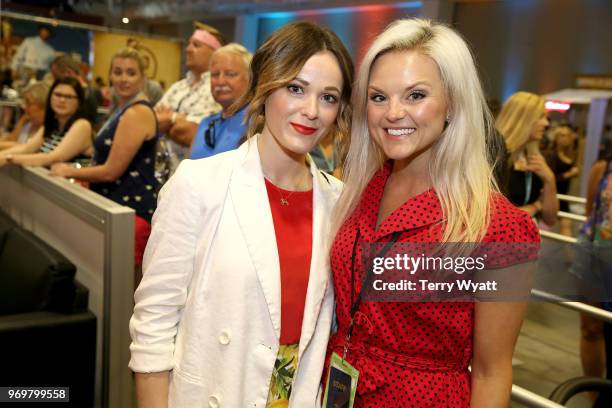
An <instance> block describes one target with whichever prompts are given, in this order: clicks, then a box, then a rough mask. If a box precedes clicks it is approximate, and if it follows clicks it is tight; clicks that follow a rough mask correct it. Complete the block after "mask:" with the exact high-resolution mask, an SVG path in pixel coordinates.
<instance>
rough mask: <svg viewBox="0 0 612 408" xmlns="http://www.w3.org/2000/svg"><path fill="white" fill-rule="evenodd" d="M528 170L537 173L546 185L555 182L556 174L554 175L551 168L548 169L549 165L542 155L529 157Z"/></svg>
mask: <svg viewBox="0 0 612 408" xmlns="http://www.w3.org/2000/svg"><path fill="white" fill-rule="evenodd" d="M526 170H527V171H531V172H533V173H535V174H536V175H537V176H538V177H540V179H542V182H544V183H554V182H555V173H553V171H552V170H551V169H550V167H548V164H546V160H544V156H542V155H540V154H534V155H530V156H529V157H527V167H526Z"/></svg>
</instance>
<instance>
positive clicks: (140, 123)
mask: <svg viewBox="0 0 612 408" xmlns="http://www.w3.org/2000/svg"><path fill="white" fill-rule="evenodd" d="M110 78H111V82H112V84H113V87H114V89H115V93H116V94H117V96H118V97H119V105H118V107H117V108H116V109H115V111H114V112H113V113H112V114H111V115H110V117H109V118H108V120H107V121H106V123H104V125H102V128H101V129H100V130H99V131H98V134H97V135H96V137H95V140H94V146H95V154H94V166H92V167H88V168H81V169H75V168H74V167H71V166H68V165H66V164H63V163H58V164H56V165H54V166H53V167H52V169H51V171H52V173H53V174H55V175H58V176H63V177H70V178H75V179H79V180H83V181H88V182H90V186H91V189H92V190H94V191H96V192H97V193H99V194H101V195H103V196H105V197H108V198H109V199H111V200H113V201H115V202H117V203H119V204H121V205H125V206H127V207H130V208H133V209H134V211H135V212H136V219H135V225H136V236H135V238H136V242H135V247H134V255H135V263H136V266H140V265H141V263H142V255H143V253H144V248H145V246H146V242H147V239H148V236H149V234H150V232H151V226H150V222H151V217H152V215H153V212H154V211H155V206H156V200H157V196H156V191H157V187H158V186H157V181H156V179H155V177H154V166H155V145H156V143H157V136H158V132H157V121H156V119H155V112H154V111H153V108H152V106H151V104H150V103H149V101H148V99H147V97H146V96H145V95H144V93H143V92H142V87H143V84H144V81H145V79H146V77H145V74H144V62H143V61H142V58H141V57H140V55H139V54H138V52H137V51H136V50H134V49H132V48H124V49H122V50H120V51H118V52H117V53H116V54H115V55H114V56H113V58H112V60H111V69H110ZM138 281H139V276H136V283H137V282H138Z"/></svg>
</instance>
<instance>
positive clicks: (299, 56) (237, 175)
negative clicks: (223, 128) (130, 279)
mask: <svg viewBox="0 0 612 408" xmlns="http://www.w3.org/2000/svg"><path fill="white" fill-rule="evenodd" d="M352 81H353V67H352V62H351V59H350V57H349V55H348V52H347V51H346V49H345V47H344V46H343V45H342V43H341V41H340V40H339V39H338V37H337V36H336V35H335V34H334V33H333V32H331V31H330V30H328V29H324V28H321V27H318V26H317V25H314V24H312V23H305V22H300V23H294V24H289V25H287V26H285V27H283V28H281V29H280V30H278V31H276V32H275V33H274V34H272V36H271V37H270V38H268V39H267V40H266V41H265V42H264V44H263V45H262V46H261V47H260V48H259V49H258V50H257V52H256V53H255V55H254V56H253V60H252V63H251V80H250V84H249V88H248V91H247V93H246V95H245V96H244V97H243V98H242V99H241V100H239V101H237V102H236V103H235V104H234V106H233V108H234V109H240V108H241V107H243V106H244V105H245V101H248V102H249V106H248V111H247V123H248V129H247V136H248V139H247V141H246V142H245V143H244V144H243V145H242V146H241V147H240V148H238V149H237V150H233V151H230V152H225V153H220V154H218V155H215V156H212V157H209V158H205V159H200V160H185V161H183V162H182V163H181V165H180V166H179V168H178V170H177V171H176V173H175V174H174V176H173V177H172V178H171V179H170V181H169V182H168V183H167V184H166V185H165V186H164V187H163V189H162V191H161V193H160V201H159V205H158V208H157V212H156V214H155V216H154V218H153V232H152V234H151V238H150V240H149V244H148V246H147V250H146V253H145V262H144V276H143V280H142V282H141V284H140V286H139V288H138V290H137V291H136V294H135V300H136V306H135V308H134V315H133V317H132V319H131V322H130V330H131V335H132V345H131V351H132V359H131V362H130V367H131V369H132V370H134V371H135V372H136V386H137V396H138V401H139V404H140V406H142V407H157V406H164V407H165V406H166V405H170V406H173V407H201V406H204V405H206V404H208V405H209V406H227V407H246V406H257V407H265V406H268V407H281V406H290V407H313V406H316V405H318V403H319V401H320V400H319V398H320V397H319V395H318V394H319V391H320V379H321V374H322V370H323V362H324V358H325V350H326V346H327V341H328V338H329V334H330V327H331V323H332V315H333V305H334V300H333V290H332V284H331V282H330V273H329V261H328V252H327V238H328V226H329V224H330V216H329V215H330V212H331V208H332V207H333V205H334V202H335V201H336V199H337V197H338V195H339V193H340V185H341V184H340V182H339V181H338V180H336V179H335V178H333V177H332V176H329V175H326V174H323V173H322V172H321V171H319V170H318V169H317V167H316V165H315V164H314V163H312V162H311V161H310V160H309V157H308V152H309V151H310V150H312V148H313V147H314V146H316V144H317V143H318V142H319V141H320V140H321V139H322V138H323V137H325V136H326V135H328V134H330V133H333V134H336V135H337V136H340V137H345V136H347V135H348V129H349V122H350V109H349V98H350V93H351V84H352ZM230 110H231V109H230ZM230 114H231V113H230Z"/></svg>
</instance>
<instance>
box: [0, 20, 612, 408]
mask: <svg viewBox="0 0 612 408" xmlns="http://www.w3.org/2000/svg"><path fill="white" fill-rule="evenodd" d="M46 37H48V36H47V33H46V32H45V30H44V29H41V30H40V31H39V37H37V38H33V39H31V41H28V43H27V44H25V45H24V46H23V48H24V50H22V51H21V52H20V53H19V54H18V56H17V57H16V58H18V61H17V62H16V63H15V67H14V71H15V75H19V72H21V71H22V70H23V69H25V68H24V67H26V66H27V67H28V70H30V71H32V70H34V71H35V72H36V73H37V75H38V74H39V73H40V71H41V70H44V69H45V68H47V67H48V69H49V75H50V77H51V78H50V79H52V80H41V81H39V82H33V83H31V84H29V85H27V86H26V87H25V88H24V89H23V90H22V92H21V99H22V101H23V114H22V115H21V117H20V118H19V120H18V121H17V123H16V124H15V125H14V127H13V129H12V130H11V131H10V132H6V134H4V135H2V137H1V139H0V166H8V165H19V166H45V167H48V168H49V169H50V173H51V174H52V175H54V176H59V177H65V178H69V179H75V180H79V181H81V182H82V183H83V184H84V186H88V187H89V188H90V189H91V190H93V191H95V192H97V193H99V194H100V195H102V196H105V197H107V198H109V199H111V200H113V201H115V202H117V203H119V204H122V205H125V206H128V207H131V208H133V209H134V211H135V213H136V216H135V217H136V222H135V233H134V242H135V251H134V253H135V259H134V263H135V266H136V273H135V276H134V282H135V288H136V287H137V289H136V292H135V308H134V315H133V317H132V320H131V322H130V331H131V335H132V341H133V342H132V345H131V352H132V359H131V361H130V368H131V369H132V370H133V371H134V372H135V373H136V376H135V379H136V385H137V398H138V401H139V404H140V406H143V407H145V406H146V407H156V406H160V407H163V406H167V405H168V404H169V405H170V406H176V407H193V406H203V405H205V404H207V403H208V404H210V406H218V405H223V406H266V407H281V406H298V407H302V406H316V405H317V404H318V403H319V404H320V403H321V401H322V400H323V399H325V401H326V402H327V404H328V405H326V406H335V405H329V404H330V401H332V400H333V401H336V402H337V403H340V402H341V401H343V400H342V398H344V397H345V396H346V395H345V393H343V392H342V390H341V388H342V387H339V388H338V389H335V390H331V389H330V387H331V388H333V386H334V384H336V382H338V381H341V377H342V375H340V374H338V373H337V372H336V371H337V370H340V371H342V374H343V375H344V376H348V377H349V378H350V377H351V376H353V374H352V373H354V372H358V378H356V377H354V378H353V381H355V382H356V383H351V381H350V380H349V383H348V384H349V385H351V384H353V385H355V384H356V389H355V392H356V394H353V395H354V396H351V395H350V392H349V394H348V395H349V399H350V400H351V401H354V406H356V407H371V406H385V407H388V406H415V407H416V406H452V407H468V406H471V407H484V406H504V404H506V403H507V401H508V398H509V395H510V388H511V384H512V353H513V349H514V345H515V342H516V339H517V336H518V332H519V329H520V326H521V323H522V320H523V316H524V313H525V302H480V303H478V302H476V303H474V302H440V303H420V302H411V303H399V302H367V301H362V296H361V291H362V290H363V288H362V282H363V281H362V278H365V277H367V273H368V272H367V270H366V269H364V267H365V266H366V265H364V264H363V263H362V262H360V261H359V260H360V259H363V258H364V257H366V255H365V254H364V251H365V249H364V248H365V245H366V244H377V243H378V244H383V243H386V242H389V241H391V242H393V243H415V242H416V243H423V242H437V243H459V244H466V245H467V244H472V243H512V242H521V243H525V242H527V243H535V244H538V243H539V235H538V229H537V224H536V223H537V222H538V221H541V222H542V223H543V224H545V225H548V226H552V225H554V224H555V223H556V222H557V213H558V211H559V209H561V210H562V211H569V208H568V207H567V206H566V205H565V206H563V205H562V206H561V207H560V206H559V201H558V200H557V193H564V194H565V193H567V192H568V191H569V189H570V181H571V180H572V179H574V178H576V177H577V176H578V175H579V172H580V169H579V166H578V164H577V163H578V153H577V143H578V137H577V132H576V130H575V129H573V128H571V127H570V126H569V125H567V124H558V125H556V126H554V127H552V128H551V127H550V122H549V119H548V117H547V112H546V109H545V107H544V99H543V98H542V97H541V96H539V95H536V94H533V93H528V92H517V93H516V94H514V95H512V96H511V97H510V98H509V99H508V100H507V101H506V102H505V104H504V105H503V107H502V109H501V111H500V113H499V114H498V115H497V117H496V118H493V117H492V115H491V113H490V111H489V108H488V107H487V103H486V100H485V97H484V93H483V90H482V87H481V83H480V80H479V77H478V74H477V70H476V68H475V61H474V60H473V57H472V54H471V52H470V50H469V48H468V46H467V44H466V43H465V41H464V40H463V39H462V38H461V36H460V35H459V34H458V33H457V32H455V31H454V30H453V29H450V28H448V27H446V26H444V25H441V24H437V23H433V22H430V21H426V20H419V19H408V20H399V21H396V22H394V23H393V24H391V25H390V26H389V27H387V29H385V31H384V32H382V33H380V34H379V35H378V37H377V38H376V39H375V40H374V42H373V43H372V44H371V46H370V48H369V50H368V51H367V53H366V54H365V56H364V58H363V60H362V61H361V64H360V67H359V70H358V71H357V72H356V73H355V72H354V68H353V62H352V59H351V57H350V55H349V53H348V51H347V49H346V48H345V46H344V45H343V44H342V41H341V40H340V39H339V38H338V37H337V36H336V34H335V33H334V32H333V31H331V30H329V29H326V28H322V27H319V26H318V25H316V24H312V23H306V22H299V23H291V24H288V25H286V26H284V27H282V28H280V29H279V30H277V31H276V32H274V33H273V34H272V35H271V36H270V37H269V38H268V39H267V40H266V41H265V42H264V43H263V44H262V45H261V46H260V47H259V48H258V49H257V50H256V52H255V54H254V55H252V54H251V53H250V52H249V51H247V49H246V48H245V47H243V46H242V45H240V44H237V43H229V44H226V43H225V40H224V38H223V37H222V36H221V34H220V33H219V31H217V30H216V29H215V28H213V27H210V26H208V25H204V24H199V23H198V24H197V25H196V26H195V29H194V32H193V34H192V36H191V37H190V38H189V39H188V42H187V47H186V50H185V56H186V68H187V73H186V76H185V77H184V78H183V79H181V80H179V81H178V82H176V83H175V84H172V85H171V86H170V87H169V89H168V90H167V91H166V92H165V93H164V94H163V96H161V98H160V99H159V101H154V100H153V99H155V98H153V97H152V95H151V93H150V92H148V91H147V89H148V88H147V87H148V85H147V84H148V83H149V81H150V79H149V78H147V77H146V74H145V62H144V61H143V59H142V57H141V55H140V54H139V53H138V51H137V50H135V49H134V48H130V47H126V48H123V49H120V50H117V52H116V53H115V54H114V56H113V57H112V60H111V63H110V67H109V83H110V84H111V86H112V99H113V100H114V104H113V107H112V109H111V112H110V114H109V115H108V116H107V117H105V118H104V120H102V121H99V120H98V113H97V108H98V107H99V106H100V105H101V104H102V100H103V99H104V98H103V97H102V94H101V92H100V89H99V88H98V87H96V86H91V85H89V84H88V83H87V81H85V79H84V78H83V77H82V75H81V71H80V70H79V67H78V64H77V63H76V62H75V61H74V60H73V59H72V58H71V57H70V56H68V55H61V56H58V57H55V58H51V57H49V56H48V55H47V54H48V53H47V51H48V50H47V48H46V44H45V38H46ZM32 49H34V50H45V53H44V55H43V54H40V52H42V51H40V52H39V54H36V55H38V57H41V55H42V56H44V58H45V59H46V60H48V63H47V64H48V65H45V64H44V63H43V62H36V64H34V63H29V64H30V65H31V66H28V65H27V64H26V62H27V61H29V59H28V58H30V57H28V55H29V53H36V52H38V51H32ZM32 58H33V57H32ZM32 58H30V59H32ZM41 58H42V57H41ZM547 131H548V134H549V135H551V136H552V143H551V144H550V146H549V147H548V148H547V149H546V151H543V152H541V147H540V146H541V145H542V139H543V137H544V135H545V133H546V132H547ZM495 138H500V140H501V148H500V149H499V151H498V152H497V153H496V154H495V155H491V154H490V151H491V148H492V144H493V143H494V139H495ZM607 163H609V162H607ZM609 167H610V166H609V164H605V163H604V164H601V163H599V164H598V165H597V166H596V168H594V169H593V174H595V175H592V177H591V179H592V180H596V181H599V180H600V179H602V177H603V176H602V175H604V174H605V175H608V174H609V172H610V170H609ZM498 170H499V171H498ZM493 174H495V175H496V176H495V177H494V176H493ZM336 177H337V178H336ZM340 180H342V181H340ZM593 183H595V181H594V182H593ZM604 188H605V186H604ZM158 193H159V197H158ZM596 195H597V189H596V188H595V187H593V189H592V191H591V190H590V197H591V198H590V201H589V205H591V203H592V202H593V200H594V199H593V197H595V196H596ZM589 212H590V211H589ZM599 221H600V222H601V220H599ZM509 224H511V225H512V228H507V225H509ZM561 232H562V233H564V234H566V235H571V232H572V231H571V225H569V224H568V223H567V221H563V220H562V221H561ZM143 258H144V262H143ZM356 259H357V260H356ZM530 261H532V259H531V258H530V257H529V256H528V255H527V254H524V257H521V256H517V257H516V258H515V259H512V260H511V261H509V262H510V263H507V264H504V265H503V266H504V267H512V266H516V265H521V264H523V263H525V264H526V263H529V262H530ZM356 276H357V278H356ZM332 328H333V329H332ZM339 356H341V358H340V357H339ZM338 361H341V363H338ZM345 364H346V366H345ZM347 367H349V368H347ZM591 371H593V372H595V371H597V370H596V369H592V370H591ZM330 376H333V378H334V380H333V381H331V382H329V383H330V384H331V386H330V385H329V384H328V378H329V377H330ZM342 378H343V377H342ZM340 385H342V384H340ZM350 388H351V387H350V386H349V391H350ZM334 398H336V399H335V400H334ZM400 400H401V401H403V402H401V403H400V402H399V401H400ZM347 401H348V400H347ZM406 401H407V402H406ZM402 404H407V405H402ZM342 406H344V405H342Z"/></svg>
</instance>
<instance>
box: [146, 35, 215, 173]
mask: <svg viewBox="0 0 612 408" xmlns="http://www.w3.org/2000/svg"><path fill="white" fill-rule="evenodd" d="M222 45H223V38H222V37H221V34H220V33H219V32H218V31H217V30H216V29H215V28H213V27H210V26H207V25H205V24H201V23H196V24H195V31H194V32H193V35H192V36H191V38H190V39H189V42H188V43H187V49H186V64H185V65H186V66H187V69H188V70H189V71H188V72H187V76H186V77H185V78H184V79H181V80H180V81H178V82H176V83H174V84H173V85H172V86H171V87H170V89H168V91H167V92H166V93H165V94H164V96H163V97H162V99H161V100H160V101H159V102H158V103H157V105H156V106H155V113H156V114H157V122H158V125H159V130H160V132H161V133H163V134H164V135H165V138H166V145H167V150H168V153H169V156H170V157H169V158H170V172H173V171H174V170H175V169H176V167H177V166H178V163H179V162H180V161H181V160H183V159H184V158H186V157H187V156H188V154H189V146H190V145H191V142H192V140H193V138H194V136H195V134H196V132H197V130H198V125H199V123H200V121H201V120H202V119H203V118H205V117H207V116H209V115H211V114H213V113H216V112H218V111H220V110H221V106H219V105H218V104H217V102H215V100H214V99H213V97H212V94H211V91H210V73H209V72H208V67H209V61H210V56H211V55H212V53H213V51H215V50H216V49H217V48H220V47H221V46H222Z"/></svg>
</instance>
